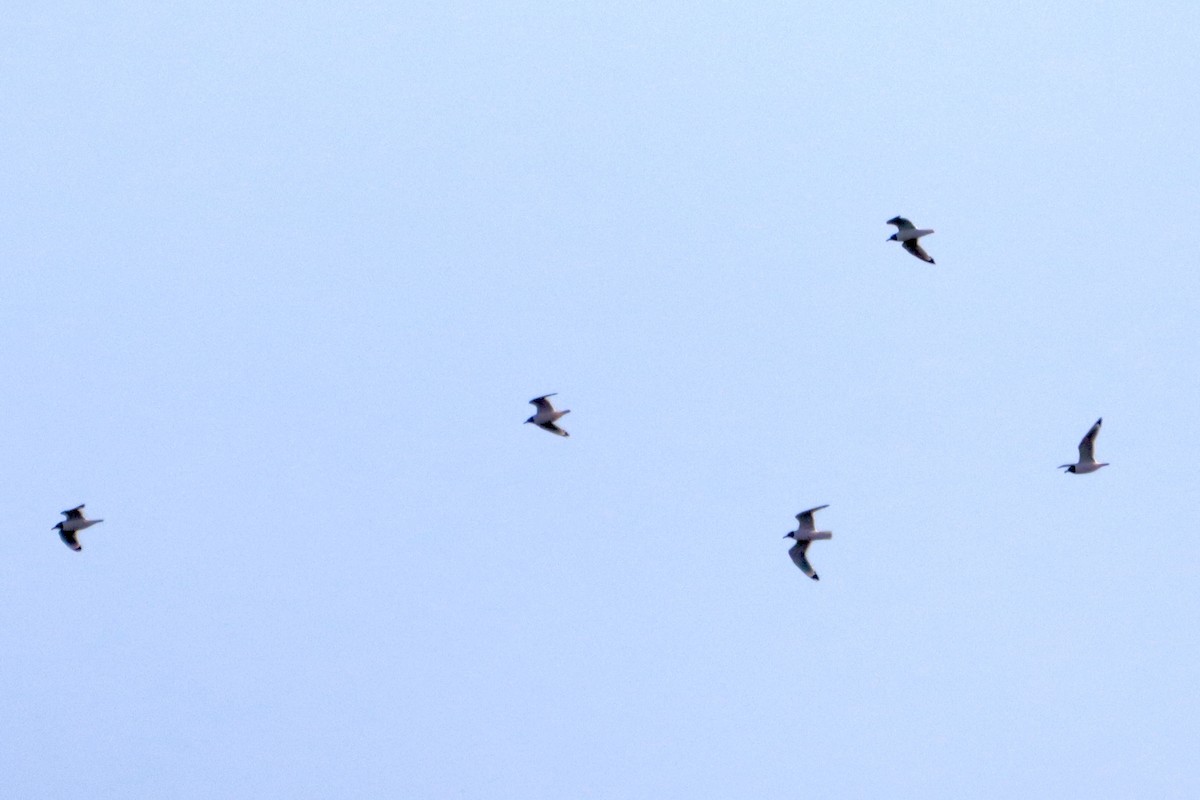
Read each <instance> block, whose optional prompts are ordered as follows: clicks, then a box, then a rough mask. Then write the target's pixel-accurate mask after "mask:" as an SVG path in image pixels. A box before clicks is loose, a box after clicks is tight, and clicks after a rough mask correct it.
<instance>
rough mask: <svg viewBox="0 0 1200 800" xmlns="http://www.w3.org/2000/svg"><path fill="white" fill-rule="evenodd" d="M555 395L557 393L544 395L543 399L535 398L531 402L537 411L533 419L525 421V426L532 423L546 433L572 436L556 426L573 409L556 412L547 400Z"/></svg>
mask: <svg viewBox="0 0 1200 800" xmlns="http://www.w3.org/2000/svg"><path fill="white" fill-rule="evenodd" d="M555 394H556V392H551V393H550V394H544V395H542V396H541V397H535V398H533V399H532V400H530V401H529V402H530V403H531V404H532V405H533V407H534V408H536V409H537V411H536V412H535V413H534V415H533V416H532V417H530V418H529V419H527V420H525V424H526V425H528V424H529V423H531V422H532V423H533V424H534V425H537V426H538V427H539V428H541V429H542V430H544V431H550V433H554V434H558V435H559V436H570V435H571V434H569V433H567V432H566V431H564V430H563V429H562V428H560V427H558V426H557V425H555V424H554V423H555V421H557V420H559V419H561V418H562V417H564V416H566V415H567V414H570V413H571V409H569V408H567V409H563V410H562V411H557V410H555V408H554V406H553V405H551V404H550V401H549V400H547V399H546V398H547V397H553V396H554V395H555Z"/></svg>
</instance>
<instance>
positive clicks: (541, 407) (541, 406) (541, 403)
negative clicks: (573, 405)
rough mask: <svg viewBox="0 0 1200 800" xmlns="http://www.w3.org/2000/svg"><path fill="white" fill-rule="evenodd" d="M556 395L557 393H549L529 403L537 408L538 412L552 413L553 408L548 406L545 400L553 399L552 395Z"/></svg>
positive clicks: (548, 403)
mask: <svg viewBox="0 0 1200 800" xmlns="http://www.w3.org/2000/svg"><path fill="white" fill-rule="evenodd" d="M556 394H558V392H551V393H550V394H544V395H542V396H541V397H535V398H533V399H532V400H530V401H529V402H530V403H532V404H533V405H534V407H536V408H537V410H538V411H553V410H554V406H552V405H550V401H549V400H547V399H546V398H547V397H554V395H556Z"/></svg>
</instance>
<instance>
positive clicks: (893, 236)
mask: <svg viewBox="0 0 1200 800" xmlns="http://www.w3.org/2000/svg"><path fill="white" fill-rule="evenodd" d="M887 240H888V241H889V242H894V241H896V234H894V233H893V234H892V235H891V236H889V237H888V238H887Z"/></svg>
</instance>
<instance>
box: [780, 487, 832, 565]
mask: <svg viewBox="0 0 1200 800" xmlns="http://www.w3.org/2000/svg"><path fill="white" fill-rule="evenodd" d="M822 508H829V505H828V504H825V505H823V506H817V507H816V508H810V509H809V510H808V511H801V512H800V513H799V514H797V515H796V519H797V520H799V521H800V526H799V527H798V528H796V530H794V531H791V532H790V533H786V534H784V536H783V538H785V539H795V540H796V543H795V544H794V545H792V548H791V549H790V550H788V555H789V556H791V557H792V561H794V562H796V566H797V567H799V568H800V571H801V572H803V573H804V574H805V575H807V576H808V577H810V578H812V579H813V580H814V581H819V580H821V578H820V577H819V576H818V575H817V571H816V570H815V569H813V568H812V564H810V563H808V559H807V558H806V557H805V554H806V553H807V552H808V546H809V545H810V544H812V543H813V542H814V541H816V540H817V539H832V538H833V532H832V531H819V530H817V526H816V523H814V522H813V512H814V511H820V510H821V509H822Z"/></svg>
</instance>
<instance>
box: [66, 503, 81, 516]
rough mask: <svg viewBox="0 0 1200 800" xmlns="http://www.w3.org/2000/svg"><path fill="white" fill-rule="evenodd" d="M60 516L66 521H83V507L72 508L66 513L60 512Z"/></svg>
mask: <svg viewBox="0 0 1200 800" xmlns="http://www.w3.org/2000/svg"><path fill="white" fill-rule="evenodd" d="M62 514H63V516H64V517H66V518H67V519H83V506H82V505H78V506H75V507H74V508H70V509H67V510H66V511H64V512H62Z"/></svg>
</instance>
